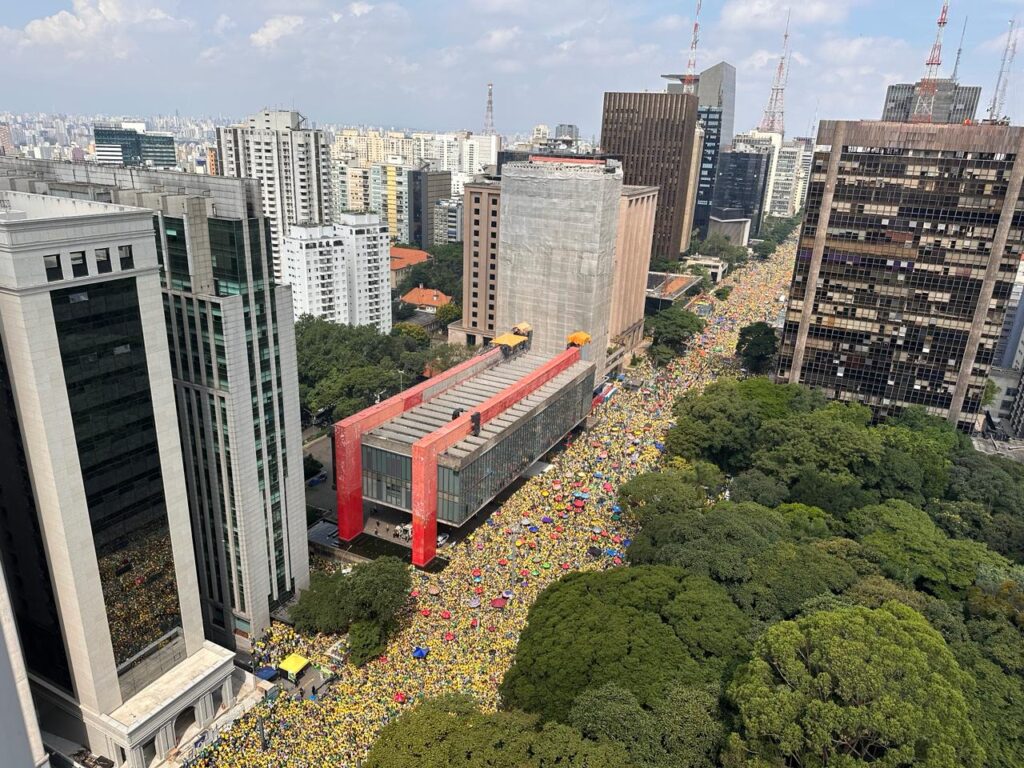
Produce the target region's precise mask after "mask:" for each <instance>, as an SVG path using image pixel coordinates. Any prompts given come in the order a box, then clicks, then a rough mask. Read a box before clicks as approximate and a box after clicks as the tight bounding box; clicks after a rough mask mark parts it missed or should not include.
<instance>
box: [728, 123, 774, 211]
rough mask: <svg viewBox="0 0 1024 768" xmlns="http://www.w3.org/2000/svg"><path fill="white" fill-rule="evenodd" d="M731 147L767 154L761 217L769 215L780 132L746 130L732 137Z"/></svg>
mask: <svg viewBox="0 0 1024 768" xmlns="http://www.w3.org/2000/svg"><path fill="white" fill-rule="evenodd" d="M732 148H733V150H734V151H737V152H763V153H764V154H766V155H767V156H768V171H767V173H768V180H767V184H766V186H765V191H764V206H763V209H762V211H761V215H762V217H766V216H770V215H771V207H772V200H773V199H774V196H775V166H776V163H777V162H778V159H779V151H780V150H781V149H782V134H781V133H775V132H770V131H758V130H753V131H747V132H746V133H740V134H737V135H736V136H734V137H733V142H732Z"/></svg>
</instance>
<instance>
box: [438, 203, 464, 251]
mask: <svg viewBox="0 0 1024 768" xmlns="http://www.w3.org/2000/svg"><path fill="white" fill-rule="evenodd" d="M462 218H463V213H462V198H461V197H460V198H449V199H447V200H438V201H437V202H436V203H434V241H433V243H434V245H447V244H448V243H461V242H462Z"/></svg>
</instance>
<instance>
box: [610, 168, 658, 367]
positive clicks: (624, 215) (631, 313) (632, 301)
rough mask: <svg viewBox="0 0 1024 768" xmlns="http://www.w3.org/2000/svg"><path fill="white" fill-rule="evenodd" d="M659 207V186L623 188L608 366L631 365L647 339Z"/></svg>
mask: <svg viewBox="0 0 1024 768" xmlns="http://www.w3.org/2000/svg"><path fill="white" fill-rule="evenodd" d="M657 209H658V188H657V187H630V186H623V187H622V195H621V197H620V198H619V221H618V225H617V227H616V233H615V270H614V273H613V276H612V302H611V317H610V319H609V321H608V339H609V346H611V347H613V350H612V352H611V353H610V354H609V356H608V360H607V361H606V362H605V367H606V368H608V369H610V368H612V367H615V366H617V365H620V364H622V363H626V364H628V363H629V360H630V356H631V355H632V354H633V352H634V351H635V350H636V349H637V348H638V347H639V346H640V344H641V343H642V342H643V339H644V300H645V296H646V288H647V271H648V270H649V269H650V266H651V244H652V242H653V241H654V217H655V214H656V211H657Z"/></svg>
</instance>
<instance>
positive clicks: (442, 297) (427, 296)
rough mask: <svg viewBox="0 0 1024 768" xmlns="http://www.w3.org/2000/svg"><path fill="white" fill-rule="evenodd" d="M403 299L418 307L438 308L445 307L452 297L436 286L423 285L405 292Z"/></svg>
mask: <svg viewBox="0 0 1024 768" xmlns="http://www.w3.org/2000/svg"><path fill="white" fill-rule="evenodd" d="M393 268H394V267H392V269H393ZM402 301H404V302H405V303H406V304H413V305H415V306H417V307H434V308H435V309H436V308H437V307H443V306H444V305H445V304H450V303H451V301H452V297H451V296H448V295H446V294H444V293H441V291H439V290H437V289H436V288H424V287H423V286H422V285H421V286H420V287H419V288H413V289H412V290H411V291H409V292H408V293H407V294H405V296H403V297H402Z"/></svg>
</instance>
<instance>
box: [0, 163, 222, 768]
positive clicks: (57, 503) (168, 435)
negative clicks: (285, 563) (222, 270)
mask: <svg viewBox="0 0 1024 768" xmlns="http://www.w3.org/2000/svg"><path fill="white" fill-rule="evenodd" d="M203 178H205V177H203ZM0 288H2V290H0V328H2V330H0V336H2V348H3V359H2V360H0V390H3V393H4V395H3V401H2V402H0V410H2V411H3V412H4V413H3V414H2V417H0V424H2V425H3V428H4V437H3V440H4V441H5V442H6V443H7V445H6V446H5V447H6V450H5V452H4V456H5V457H6V458H7V459H8V460H7V461H5V462H4V463H3V469H2V470H0V472H2V475H3V479H2V480H0V490H2V493H3V497H4V498H3V504H2V505H0V507H2V509H3V510H4V512H3V516H2V523H3V528H4V532H5V536H3V537H0V539H2V543H0V557H2V559H3V564H4V571H5V574H6V577H7V579H8V581H9V582H10V583H11V584H12V585H13V588H14V594H12V595H11V597H12V601H13V602H14V606H13V610H14V617H15V621H16V624H17V627H18V632H19V634H20V639H21V646H22V649H23V650H24V652H25V662H26V666H27V668H28V671H29V676H30V683H31V687H32V693H33V697H34V700H35V703H36V708H37V711H38V714H39V722H40V726H41V728H42V730H43V731H44V732H46V733H51V734H55V735H57V736H59V737H61V738H63V739H67V740H70V741H73V742H77V743H79V744H84V745H87V746H88V748H89V749H90V750H91V751H92V752H93V753H95V754H98V755H103V756H106V757H107V758H109V759H110V760H111V761H112V762H113V764H114V765H115V766H123V765H127V766H131V768H144V766H149V765H150V764H152V763H159V762H162V761H163V760H164V758H165V757H166V756H167V755H168V754H169V752H170V751H171V750H172V749H174V748H175V746H176V745H178V744H180V743H182V742H187V740H189V739H190V738H191V737H192V736H193V735H194V734H195V733H197V731H198V729H199V728H202V727H204V726H205V725H206V724H207V723H209V722H210V721H211V720H212V719H213V718H214V716H215V714H216V712H217V711H218V709H220V708H221V707H225V706H229V705H230V704H231V702H232V698H233V695H234V690H233V688H232V685H231V674H232V669H233V655H234V654H233V653H232V652H231V651H229V650H227V649H224V648H221V647H219V646H217V645H214V644H213V643H211V642H209V641H207V640H205V639H204V637H203V621H202V611H201V608H200V600H199V590H198V585H197V583H196V565H195V559H194V552H193V547H192V535H191V526H190V524H189V512H188V495H187V491H186V484H185V473H184V469H183V466H182V458H181V444H180V442H179V437H178V416H177V409H176V408H175V402H174V388H173V384H172V379H171V369H170V365H169V350H168V348H167V331H166V326H165V322H164V317H163V311H162V302H161V290H160V277H159V263H158V260H157V250H156V245H155V239H154V237H153V212H152V211H150V210H146V209H139V208H129V207H126V206H120V205H111V204H106V203H96V202H91V201H86V200H71V199H61V198H56V197H51V196H44V195H32V194H25V193H19V192H9V191H5V192H0ZM22 591H24V594H21V592H22Z"/></svg>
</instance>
